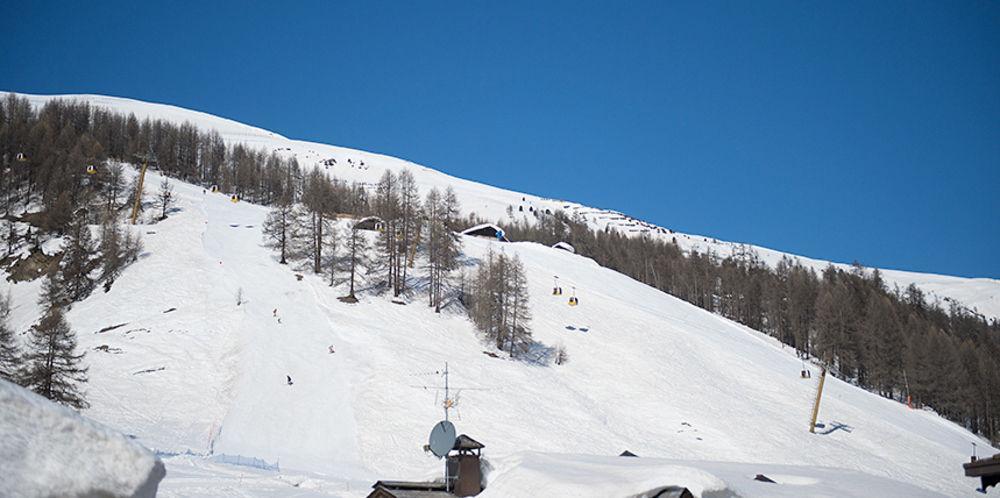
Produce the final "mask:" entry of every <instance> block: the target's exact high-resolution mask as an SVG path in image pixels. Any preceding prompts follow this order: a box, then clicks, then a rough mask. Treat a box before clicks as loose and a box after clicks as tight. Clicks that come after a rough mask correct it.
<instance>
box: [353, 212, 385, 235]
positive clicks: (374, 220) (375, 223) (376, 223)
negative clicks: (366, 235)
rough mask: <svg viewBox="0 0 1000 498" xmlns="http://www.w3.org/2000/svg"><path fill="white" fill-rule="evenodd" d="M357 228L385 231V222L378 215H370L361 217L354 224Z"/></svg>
mask: <svg viewBox="0 0 1000 498" xmlns="http://www.w3.org/2000/svg"><path fill="white" fill-rule="evenodd" d="M354 229H355V230H370V231H372V232H382V231H385V222H384V221H382V218H379V217H378V216H369V217H367V218H361V219H360V220H358V221H357V223H355V224H354Z"/></svg>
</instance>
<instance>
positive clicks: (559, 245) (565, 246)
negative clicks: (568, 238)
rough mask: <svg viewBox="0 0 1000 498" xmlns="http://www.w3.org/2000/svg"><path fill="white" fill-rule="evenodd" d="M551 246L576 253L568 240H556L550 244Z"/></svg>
mask: <svg viewBox="0 0 1000 498" xmlns="http://www.w3.org/2000/svg"><path fill="white" fill-rule="evenodd" d="M552 247H553V248H554V249H562V250H564V251H569V252H571V253H573V254H576V248H575V247H573V246H571V245H570V244H569V242H556V243H555V244H553V245H552Z"/></svg>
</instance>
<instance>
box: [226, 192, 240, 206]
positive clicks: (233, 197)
mask: <svg viewBox="0 0 1000 498" xmlns="http://www.w3.org/2000/svg"><path fill="white" fill-rule="evenodd" d="M229 200H230V201H231V202H232V203H233V204H235V203H237V202H240V196H238V195H236V194H233V195H232V196H231V197H230V198H229Z"/></svg>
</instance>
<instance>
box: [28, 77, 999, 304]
mask: <svg viewBox="0 0 1000 498" xmlns="http://www.w3.org/2000/svg"><path fill="white" fill-rule="evenodd" d="M22 96H23V97H26V98H28V99H29V100H30V101H31V102H32V104H33V105H35V106H41V105H43V104H44V103H45V102H47V101H49V100H52V99H54V98H63V99H75V100H79V101H85V102H89V103H90V104H91V105H93V106H95V107H100V108H106V109H111V110H114V111H117V112H122V113H125V114H127V113H134V114H135V115H136V117H138V118H139V119H144V118H152V119H164V120H167V121H172V122H175V123H182V122H184V121H188V122H191V123H192V124H194V125H196V126H198V127H199V128H201V129H203V130H210V129H215V130H217V131H218V132H219V133H220V134H221V135H222V137H223V138H224V139H225V140H226V141H228V142H230V143H236V142H241V143H245V144H248V145H251V146H254V147H258V148H262V149H266V150H269V151H275V152H278V153H280V154H283V155H286V156H294V157H296V158H297V159H298V161H299V163H300V164H301V165H302V166H306V167H307V166H315V167H320V168H324V169H325V170H326V171H328V172H329V173H330V174H332V175H335V176H336V177H338V178H341V179H344V180H348V181H358V182H363V183H369V184H372V183H374V182H376V181H377V180H378V178H379V177H380V176H381V175H382V172H383V171H385V170H386V169H391V170H393V171H399V170H400V169H403V168H408V169H410V170H411V171H412V172H413V174H414V177H415V178H416V180H417V183H418V184H419V185H420V186H421V188H422V189H423V190H425V191H426V190H427V189H429V188H430V187H431V186H438V187H443V186H446V185H451V186H453V187H454V188H455V190H456V193H457V194H458V197H459V199H460V200H461V202H462V207H463V209H464V210H465V212H466V213H468V212H475V213H476V214H478V215H480V216H483V217H486V218H488V219H490V220H503V219H507V208H508V206H510V207H512V208H513V210H514V216H516V217H518V218H519V219H520V217H522V216H527V217H528V219H533V218H532V217H531V216H530V211H531V209H537V210H541V211H542V212H544V211H545V210H550V211H555V210H558V209H561V210H563V211H566V212H567V213H568V214H573V213H579V214H581V215H582V216H584V217H585V218H586V220H587V221H588V223H589V224H590V225H591V226H592V227H594V228H601V229H603V228H604V227H606V226H607V227H611V228H613V229H615V230H619V231H621V232H622V233H626V234H635V235H639V234H643V233H646V234H649V235H651V236H654V237H665V238H668V239H669V238H676V240H677V243H678V245H679V246H680V247H681V248H682V249H684V250H687V251H700V252H707V251H713V252H715V253H716V254H718V255H720V256H722V257H725V256H729V255H731V254H733V253H734V252H735V253H738V252H739V251H743V250H744V249H745V248H746V247H752V248H753V249H755V250H756V251H757V252H758V254H759V255H760V256H761V258H762V259H763V260H764V261H765V262H766V263H768V264H770V265H774V264H776V263H777V262H778V261H780V260H781V258H782V257H783V256H786V255H788V256H793V257H798V259H799V260H800V261H801V262H802V263H803V264H804V265H807V266H810V267H812V268H814V269H815V270H816V271H822V269H823V268H825V267H826V266H827V264H828V262H826V261H821V260H816V259H811V258H808V257H801V256H795V255H789V254H787V253H782V252H779V251H775V250H772V249H768V248H763V247H757V246H745V245H743V244H740V243H736V242H726V241H719V240H716V239H713V238H710V237H704V236H699V235H690V234H683V233H674V232H671V231H668V229H667V228H664V227H658V226H656V225H653V224H650V223H647V222H644V221H641V220H637V219H633V218H631V217H629V216H627V215H625V214H622V213H620V212H617V211H611V210H606V209H598V208H591V207H587V206H583V205H581V204H578V203H575V202H570V201H562V200H556V199H548V198H545V197H540V196H537V195H531V194H523V193H518V192H512V191H509V190H504V189H500V188H496V187H492V186H488V185H483V184H481V183H475V182H471V181H468V180H463V179H460V178H456V177H453V176H450V175H446V174H443V173H441V172H439V171H436V170H433V169H430V168H427V167H424V166H421V165H418V164H414V163H412V162H409V161H405V160H402V159H397V158H394V157H389V156H384V155H380V154H373V153H370V152H363V151H359V150H353V149H348V148H343V147H336V146H332V145H325V144H319V143H312V142H303V141H298V140H291V139H287V138H285V137H282V136H281V135H278V134H276V133H272V132H269V131H266V130H262V129H259V128H255V127H252V126H248V125H244V124H240V123H237V122H235V121H232V120H228V119H223V118H219V117H215V116H212V115H209V114H205V113H202V112H197V111H191V110H187V109H182V108H179V107H174V106H170V105H163V104H151V103H147V102H141V101H136V100H130V99H124V98H117V97H106V96H96V95H53V96H43V95H27V94H24V95H22ZM333 161H336V162H335V163H334V162H333ZM519 208H523V212H522V211H519ZM838 266H840V267H842V268H847V267H848V266H849V265H846V264H838ZM883 277H884V279H885V281H886V283H887V284H888V285H889V286H892V285H898V286H899V287H900V288H905V287H906V286H908V285H909V284H911V283H915V284H917V285H918V286H919V287H920V288H921V289H923V290H924V291H925V292H926V293H928V294H929V297H930V298H932V299H933V298H935V297H936V298H938V299H941V300H953V301H955V302H958V303H960V304H962V305H964V306H966V307H968V308H970V309H973V310H976V311H978V312H979V313H981V314H983V315H985V316H987V317H998V318H1000V280H996V279H991V278H962V277H953V276H946V275H935V274H926V273H915V272H908V271H899V270H883ZM944 304H946V303H944Z"/></svg>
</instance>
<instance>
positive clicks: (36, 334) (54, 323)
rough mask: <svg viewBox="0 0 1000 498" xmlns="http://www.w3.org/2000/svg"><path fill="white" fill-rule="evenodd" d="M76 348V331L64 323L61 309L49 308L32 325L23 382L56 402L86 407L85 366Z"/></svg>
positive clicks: (82, 356)
mask: <svg viewBox="0 0 1000 498" xmlns="http://www.w3.org/2000/svg"><path fill="white" fill-rule="evenodd" d="M75 350H76V334H75V333H74V332H73V330H72V329H70V327H69V324H68V323H66V318H65V317H64V316H63V312H62V309H61V308H59V307H55V308H52V309H50V310H49V312H48V313H46V314H45V316H44V317H42V319H41V321H39V323H38V324H37V325H35V326H34V327H32V329H31V339H30V347H29V349H28V352H27V353H26V354H25V358H24V365H25V370H24V375H23V377H22V384H23V385H24V386H25V387H27V388H28V389H31V390H32V391H34V392H36V393H38V394H39V395H41V396H44V397H45V398H47V399H50V400H52V401H55V402H57V403H62V404H64V405H67V406H70V407H73V408H76V409H83V408H87V407H88V406H89V404H88V403H87V401H86V400H85V399H84V396H83V392H82V391H81V387H82V386H81V384H84V383H86V382H87V368H85V367H83V366H82V365H81V363H82V360H83V358H84V356H85V353H81V354H79V355H78V354H76V353H75Z"/></svg>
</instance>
